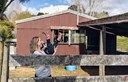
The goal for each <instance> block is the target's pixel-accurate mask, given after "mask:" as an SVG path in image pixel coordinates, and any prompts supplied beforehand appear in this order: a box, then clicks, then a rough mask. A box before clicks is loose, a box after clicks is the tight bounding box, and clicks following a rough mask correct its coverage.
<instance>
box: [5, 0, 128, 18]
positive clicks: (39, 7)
mask: <svg viewBox="0 0 128 82" xmlns="http://www.w3.org/2000/svg"><path fill="white" fill-rule="evenodd" d="M71 4H72V1H71V0H30V1H29V2H26V3H23V4H21V3H19V2H18V1H14V2H13V3H12V4H11V5H10V7H9V8H8V9H7V12H6V14H8V15H9V14H10V13H15V12H21V11H25V10H28V11H29V12H31V13H32V14H35V15H36V14H37V13H38V12H43V13H55V12H57V11H62V10H66V9H67V8H68V7H69V6H70V5H71ZM127 6H128V0H106V2H105V3H104V5H103V10H104V11H107V12H108V13H109V15H110V16H113V15H117V14H122V13H126V12H128V8H127ZM12 11H13V12H12Z"/></svg>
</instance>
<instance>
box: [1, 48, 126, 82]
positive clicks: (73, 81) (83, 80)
mask: <svg viewBox="0 0 128 82" xmlns="http://www.w3.org/2000/svg"><path fill="white" fill-rule="evenodd" d="M8 51H9V49H8ZM11 57H12V58H13V59H14V60H11V61H10V62H13V64H14V66H40V65H42V64H46V65H69V64H70V65H80V66H101V68H99V70H100V71H102V73H105V66H106V65H107V66H117V65H121V66H127V65H128V56H127V55H63V56H34V55H30V56H21V54H20V55H19V54H17V55H11ZM3 60H4V61H3V64H4V65H3V70H2V80H1V82H128V75H116V76H105V75H103V74H102V75H101V76H88V77H71V76H70V77H69V76H68V77H47V78H44V79H39V78H34V77H33V78H13V79H9V78H8V71H9V70H8V68H9V65H8V63H9V61H8V60H9V53H8V52H5V54H4V59H3Z"/></svg>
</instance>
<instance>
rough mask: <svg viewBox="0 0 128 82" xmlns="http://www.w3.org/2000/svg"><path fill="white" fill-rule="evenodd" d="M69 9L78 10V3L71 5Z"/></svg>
mask: <svg viewBox="0 0 128 82" xmlns="http://www.w3.org/2000/svg"><path fill="white" fill-rule="evenodd" d="M68 9H71V10H74V11H78V9H77V6H76V5H71V6H70V7H68Z"/></svg>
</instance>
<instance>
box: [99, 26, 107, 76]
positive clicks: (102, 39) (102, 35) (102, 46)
mask: <svg viewBox="0 0 128 82" xmlns="http://www.w3.org/2000/svg"><path fill="white" fill-rule="evenodd" d="M99 50H100V51H99V52H100V55H101V56H103V55H104V54H105V53H106V28H105V27H102V30H100V49H99ZM99 75H100V76H104V75H105V66H104V65H102V64H101V65H99Z"/></svg>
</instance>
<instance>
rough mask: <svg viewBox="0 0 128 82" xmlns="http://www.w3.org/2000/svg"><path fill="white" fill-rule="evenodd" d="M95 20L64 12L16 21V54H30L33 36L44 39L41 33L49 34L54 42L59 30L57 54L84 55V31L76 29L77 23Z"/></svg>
mask: <svg viewBox="0 0 128 82" xmlns="http://www.w3.org/2000/svg"><path fill="white" fill-rule="evenodd" d="M94 19H96V18H94V17H91V16H88V15H86V14H81V13H78V12H76V11H72V10H66V11H62V12H56V13H54V14H46V15H42V16H36V17H32V18H27V19H23V20H18V21H16V25H17V48H16V53H17V54H30V51H29V43H30V40H31V38H32V37H33V36H40V37H41V38H42V39H45V37H44V35H42V34H41V33H42V32H50V35H51V41H52V42H54V40H55V38H56V37H57V36H58V32H59V30H61V31H62V33H63V37H62V40H61V42H60V43H59V45H58V49H57V53H56V54H62V55H69V54H85V53H86V52H85V51H86V50H85V49H86V48H85V47H86V45H85V42H86V41H85V38H86V37H85V31H83V30H79V28H78V27H77V25H78V23H79V22H84V21H89V20H94Z"/></svg>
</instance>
